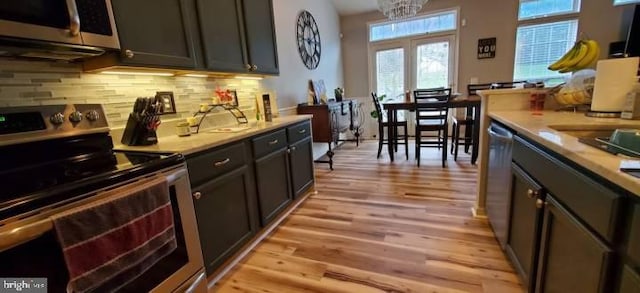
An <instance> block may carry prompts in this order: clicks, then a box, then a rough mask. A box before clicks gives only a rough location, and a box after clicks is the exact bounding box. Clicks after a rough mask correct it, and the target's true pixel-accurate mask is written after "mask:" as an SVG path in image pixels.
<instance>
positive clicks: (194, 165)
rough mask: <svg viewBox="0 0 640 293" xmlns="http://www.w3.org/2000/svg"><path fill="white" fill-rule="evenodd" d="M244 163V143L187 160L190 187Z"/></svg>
mask: <svg viewBox="0 0 640 293" xmlns="http://www.w3.org/2000/svg"><path fill="white" fill-rule="evenodd" d="M245 163H246V158H245V148H244V143H238V144H234V145H231V146H228V147H225V148H222V149H218V150H215V151H212V152H208V153H204V154H202V155H199V156H197V157H194V158H191V159H188V160H187V168H189V177H190V179H191V185H197V184H200V183H201V182H202V181H204V180H207V179H210V178H214V177H217V176H220V175H222V174H225V173H227V172H229V171H232V170H234V169H236V168H239V167H241V166H244V165H245Z"/></svg>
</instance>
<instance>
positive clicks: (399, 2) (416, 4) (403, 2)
mask: <svg viewBox="0 0 640 293" xmlns="http://www.w3.org/2000/svg"><path fill="white" fill-rule="evenodd" d="M427 1H429V0H378V7H379V9H380V11H382V13H383V14H384V15H385V16H386V17H388V18H389V19H390V20H396V19H403V18H408V17H412V16H415V15H416V14H417V13H418V11H420V10H421V9H422V5H424V4H426V3H427Z"/></svg>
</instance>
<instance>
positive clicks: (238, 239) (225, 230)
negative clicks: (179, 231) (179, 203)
mask: <svg viewBox="0 0 640 293" xmlns="http://www.w3.org/2000/svg"><path fill="white" fill-rule="evenodd" d="M250 184H252V181H251V177H250V174H249V169H248V168H247V167H246V166H243V167H241V168H240V169H237V170H235V171H232V172H230V173H227V174H225V175H222V176H220V177H218V178H216V179H213V180H211V181H209V182H207V183H204V184H202V185H200V186H197V187H195V188H193V193H194V205H195V211H196V217H197V220H198V230H199V234H200V242H201V244H202V253H203V257H204V262H205V268H206V270H207V274H208V275H210V274H212V273H213V272H214V271H215V269H217V268H218V267H219V266H220V265H221V264H222V263H223V262H224V261H225V260H226V259H227V258H228V257H230V256H231V255H232V254H233V253H235V252H236V251H238V249H240V248H241V247H242V245H243V244H245V243H246V242H247V241H248V240H250V239H251V237H252V236H253V235H254V234H255V232H256V229H257V227H255V225H254V224H253V222H254V221H252V219H255V218H254V217H253V213H252V212H251V210H252V209H251V205H250V203H251V198H253V197H255V194H253V190H254V189H253V188H252V187H251V186H250Z"/></svg>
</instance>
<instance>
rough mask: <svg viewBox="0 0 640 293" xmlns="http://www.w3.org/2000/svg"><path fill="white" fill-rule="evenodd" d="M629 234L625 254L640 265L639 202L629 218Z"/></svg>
mask: <svg viewBox="0 0 640 293" xmlns="http://www.w3.org/2000/svg"><path fill="white" fill-rule="evenodd" d="M630 231H631V232H630V233H631V234H630V235H629V244H628V245H627V255H628V256H629V258H631V260H633V261H634V262H635V265H637V266H638V267H640V204H636V206H635V208H634V209H633V217H632V218H631V230H630Z"/></svg>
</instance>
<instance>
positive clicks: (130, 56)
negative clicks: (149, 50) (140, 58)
mask: <svg viewBox="0 0 640 293" xmlns="http://www.w3.org/2000/svg"><path fill="white" fill-rule="evenodd" d="M124 55H125V56H127V58H129V59H131V58H133V57H134V56H135V55H136V54H134V53H133V51H131V50H124Z"/></svg>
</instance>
